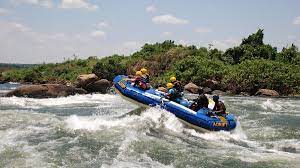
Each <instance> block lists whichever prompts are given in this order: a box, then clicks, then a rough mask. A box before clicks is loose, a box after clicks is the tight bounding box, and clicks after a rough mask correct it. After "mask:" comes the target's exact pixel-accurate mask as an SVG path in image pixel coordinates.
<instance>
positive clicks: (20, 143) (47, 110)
mask: <svg viewBox="0 0 300 168" xmlns="http://www.w3.org/2000/svg"><path fill="white" fill-rule="evenodd" d="M14 87H17V84H12V83H11V84H5V85H0V90H1V93H3V92H6V91H7V90H10V89H13V88H14ZM190 96H193V95H190ZM222 100H223V101H224V102H225V104H226V105H227V109H228V111H229V112H231V113H233V114H235V115H236V116H237V118H238V121H239V123H238V126H237V128H236V129H235V130H234V131H233V132H231V133H230V132H223V131H221V132H209V133H199V132H196V131H195V130H193V129H190V128H186V127H185V126H184V125H182V124H181V123H180V122H179V121H178V119H177V118H176V117H175V116H174V115H172V114H170V113H168V112H167V111H164V110H161V109H159V108H156V107H152V108H149V109H140V108H138V106H136V105H134V104H132V103H129V102H127V101H125V100H123V99H122V98H121V97H120V96H118V95H114V94H106V95H102V94H92V95H76V96H70V97H65V98H50V99H32V98H17V97H10V98H4V97H0V167H82V168H86V167H103V168H105V167H130V168H131V167H214V168H215V167H280V168H282V167H295V168H296V167H298V168H299V167H300V129H299V127H300V99H292V98H259V97H222Z"/></svg>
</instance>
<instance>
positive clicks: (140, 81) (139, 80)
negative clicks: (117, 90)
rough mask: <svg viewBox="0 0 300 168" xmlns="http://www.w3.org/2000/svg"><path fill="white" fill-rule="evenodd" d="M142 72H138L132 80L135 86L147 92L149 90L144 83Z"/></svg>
mask: <svg viewBox="0 0 300 168" xmlns="http://www.w3.org/2000/svg"><path fill="white" fill-rule="evenodd" d="M142 75H143V74H142V72H141V71H136V73H135V77H134V79H133V80H132V83H133V86H135V87H138V88H140V89H142V90H146V89H147V85H146V83H145V82H144V80H143V78H142Z"/></svg>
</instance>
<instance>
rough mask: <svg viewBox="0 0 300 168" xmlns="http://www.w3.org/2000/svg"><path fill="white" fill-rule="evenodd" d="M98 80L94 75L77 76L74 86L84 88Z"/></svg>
mask: <svg viewBox="0 0 300 168" xmlns="http://www.w3.org/2000/svg"><path fill="white" fill-rule="evenodd" d="M97 80H98V77H97V76H96V75H95V74H82V75H79V76H78V77H77V79H76V81H75V86H76V87H78V88H81V87H82V88H84V87H85V86H87V85H88V84H90V83H93V82H95V81H97Z"/></svg>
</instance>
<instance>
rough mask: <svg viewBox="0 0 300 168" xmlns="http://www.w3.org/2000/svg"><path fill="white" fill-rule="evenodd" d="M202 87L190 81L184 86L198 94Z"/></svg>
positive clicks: (185, 88)
mask: <svg viewBox="0 0 300 168" xmlns="http://www.w3.org/2000/svg"><path fill="white" fill-rule="evenodd" d="M200 89H201V88H200V87H199V86H197V85H195V84H194V83H192V82H190V83H188V84H186V85H185V86H184V90H186V91H189V92H191V93H194V94H198V93H199V90H200Z"/></svg>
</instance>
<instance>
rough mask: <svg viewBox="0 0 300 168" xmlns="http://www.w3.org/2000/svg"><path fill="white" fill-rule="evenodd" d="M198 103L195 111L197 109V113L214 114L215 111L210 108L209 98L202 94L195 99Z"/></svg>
mask: <svg viewBox="0 0 300 168" xmlns="http://www.w3.org/2000/svg"><path fill="white" fill-rule="evenodd" d="M195 102H196V103H197V107H196V108H195V111H197V115H203V114H205V115H207V116H214V114H213V111H212V110H211V109H209V108H208V104H209V101H208V98H207V97H206V96H205V95H204V94H201V95H199V97H198V98H197V99H196V101H195Z"/></svg>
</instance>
